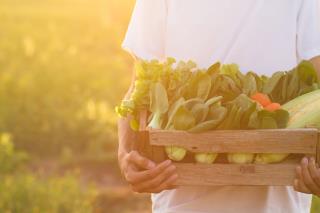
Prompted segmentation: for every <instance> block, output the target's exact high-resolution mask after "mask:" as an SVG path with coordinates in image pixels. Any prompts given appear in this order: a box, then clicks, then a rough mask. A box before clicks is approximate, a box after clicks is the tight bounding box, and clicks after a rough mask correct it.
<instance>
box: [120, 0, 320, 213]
mask: <svg viewBox="0 0 320 213" xmlns="http://www.w3.org/2000/svg"><path fill="white" fill-rule="evenodd" d="M319 2H320V0H242V1H234V0H200V1H196V0H137V1H136V5H135V8H134V12H133V15H132V18H131V21H130V24H129V27H128V31H127V34H126V37H125V39H124V41H123V44H122V46H123V48H124V49H126V50H128V51H129V52H130V53H131V54H132V55H134V57H136V58H141V59H147V60H150V59H159V60H163V59H165V58H166V57H174V58H176V59H177V60H185V61H186V60H189V59H191V60H193V61H195V62H196V63H197V64H198V66H199V67H201V68H207V67H208V66H210V65H211V64H212V63H213V62H216V61H220V62H222V63H223V64H228V63H237V64H238V65H239V67H240V69H241V71H244V72H245V71H250V70H253V71H255V72H256V73H258V74H265V75H269V76H270V75H272V73H273V72H276V71H279V70H289V69H291V68H293V67H295V66H296V65H297V64H298V62H300V61H301V60H311V61H312V63H313V64H314V65H315V66H316V68H317V70H318V71H319V76H320V3H319ZM134 79H135V74H133V81H134ZM132 87H133V85H131V87H130V89H129V91H128V93H127V96H128V95H129V94H130V92H131V90H132ZM118 128H119V133H118V134H119V150H118V153H119V164H120V168H121V171H122V172H123V174H124V176H125V178H126V180H127V181H128V182H129V183H130V185H131V187H132V190H133V191H135V192H140V193H152V197H151V198H152V210H153V212H155V213H198V212H199V213H200V212H219V213H224V212H226V213H228V212H238V213H242V212H243V213H248V212H253V213H304V212H309V211H310V205H311V194H314V195H318V196H320V169H319V167H318V166H317V165H316V164H315V161H314V159H313V158H304V159H303V160H302V162H301V165H300V166H298V167H297V178H296V180H295V181H294V187H289V186H288V187H284V186H216V187H200V186H192V187H191V186H190V187H186V186H185V187H182V186H180V187H178V188H175V187H174V183H175V181H176V180H177V178H178V175H177V173H176V168H175V166H174V165H173V164H172V162H171V161H169V160H167V161H164V162H162V163H159V164H155V163H154V162H152V161H151V160H149V159H146V158H144V157H142V156H141V155H139V154H138V153H137V152H136V151H133V150H132V141H133V138H134V132H132V131H131V130H130V127H129V125H128V120H127V119H120V120H119V123H118ZM301 192H302V193H301Z"/></svg>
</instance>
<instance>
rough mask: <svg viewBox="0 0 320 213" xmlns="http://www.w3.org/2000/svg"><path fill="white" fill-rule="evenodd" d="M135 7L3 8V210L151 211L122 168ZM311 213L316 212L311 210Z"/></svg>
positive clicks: (32, 3) (82, 3)
mask: <svg viewBox="0 0 320 213" xmlns="http://www.w3.org/2000/svg"><path fill="white" fill-rule="evenodd" d="M133 5H134V1H133V0H1V2H0V27H1V28H0V212H6V213H11V212H12V213H29V212H30V213H31V212H32V213H33V212H34V213H38V212H39V213H42V212H59V213H60V212H61V213H64V212H66V213H69V212H77V213H78V212H79V213H81V212H97V213H100V212H101V213H103V212H108V213H115V212H117V213H133V212H139V213H143V212H150V201H149V200H150V199H149V196H148V195H137V194H133V193H131V192H130V190H129V188H128V186H127V185H126V184H125V183H124V181H123V180H122V178H121V175H120V171H119V169H118V167H117V159H116V149H117V132H116V120H117V117H116V115H115V113H114V110H113V109H114V106H115V105H116V104H117V103H119V101H120V100H121V98H122V97H123V95H124V93H125V91H126V89H127V88H128V85H129V82H130V77H131V68H132V59H131V57H130V56H129V55H128V54H127V53H125V52H124V51H123V50H121V48H120V44H121V41H122V39H123V37H124V34H125V31H126V28H127V25H128V21H129V18H130V15H131V10H132V9H133ZM313 212H320V205H317V204H315V205H314V211H313Z"/></svg>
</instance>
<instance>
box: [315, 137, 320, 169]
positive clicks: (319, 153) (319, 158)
mask: <svg viewBox="0 0 320 213" xmlns="http://www.w3.org/2000/svg"><path fill="white" fill-rule="evenodd" d="M316 159H317V163H318V166H320V131H318V144H317V153H316Z"/></svg>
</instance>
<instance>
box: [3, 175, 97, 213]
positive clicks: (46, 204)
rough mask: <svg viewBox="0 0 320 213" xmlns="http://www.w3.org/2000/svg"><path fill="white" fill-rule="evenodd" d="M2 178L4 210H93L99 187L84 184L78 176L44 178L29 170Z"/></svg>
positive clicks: (28, 212) (59, 212)
mask: <svg viewBox="0 0 320 213" xmlns="http://www.w3.org/2000/svg"><path fill="white" fill-rule="evenodd" d="M0 178H1V181H0V192H1V193H0V212H12V213H18V212H19V213H38V212H39V213H40V212H52V213H64V212H65V213H89V212H92V201H93V199H94V197H95V196H96V188H95V187H94V186H90V187H83V186H81V183H80V182H79V181H78V178H77V177H76V176H74V175H71V174H70V175H66V176H63V177H50V178H41V177H38V176H35V175H32V174H28V173H27V174H17V175H5V176H1V175H0Z"/></svg>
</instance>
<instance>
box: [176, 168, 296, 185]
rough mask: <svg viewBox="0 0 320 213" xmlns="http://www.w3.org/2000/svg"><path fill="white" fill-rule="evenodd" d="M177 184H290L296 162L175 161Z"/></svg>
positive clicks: (293, 176)
mask: <svg viewBox="0 0 320 213" xmlns="http://www.w3.org/2000/svg"><path fill="white" fill-rule="evenodd" d="M175 165H176V167H177V172H178V175H179V178H178V181H177V185H188V186H192V185H194V186H217V185H234V186H237V185H239V186H240V185H251V186H264V185H265V186H266V185H269V186H271V185H274V186H290V185H292V184H293V180H294V178H295V167H296V164H272V165H254V164H248V165H237V164H213V165H200V164H181V163H176V164H175Z"/></svg>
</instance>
